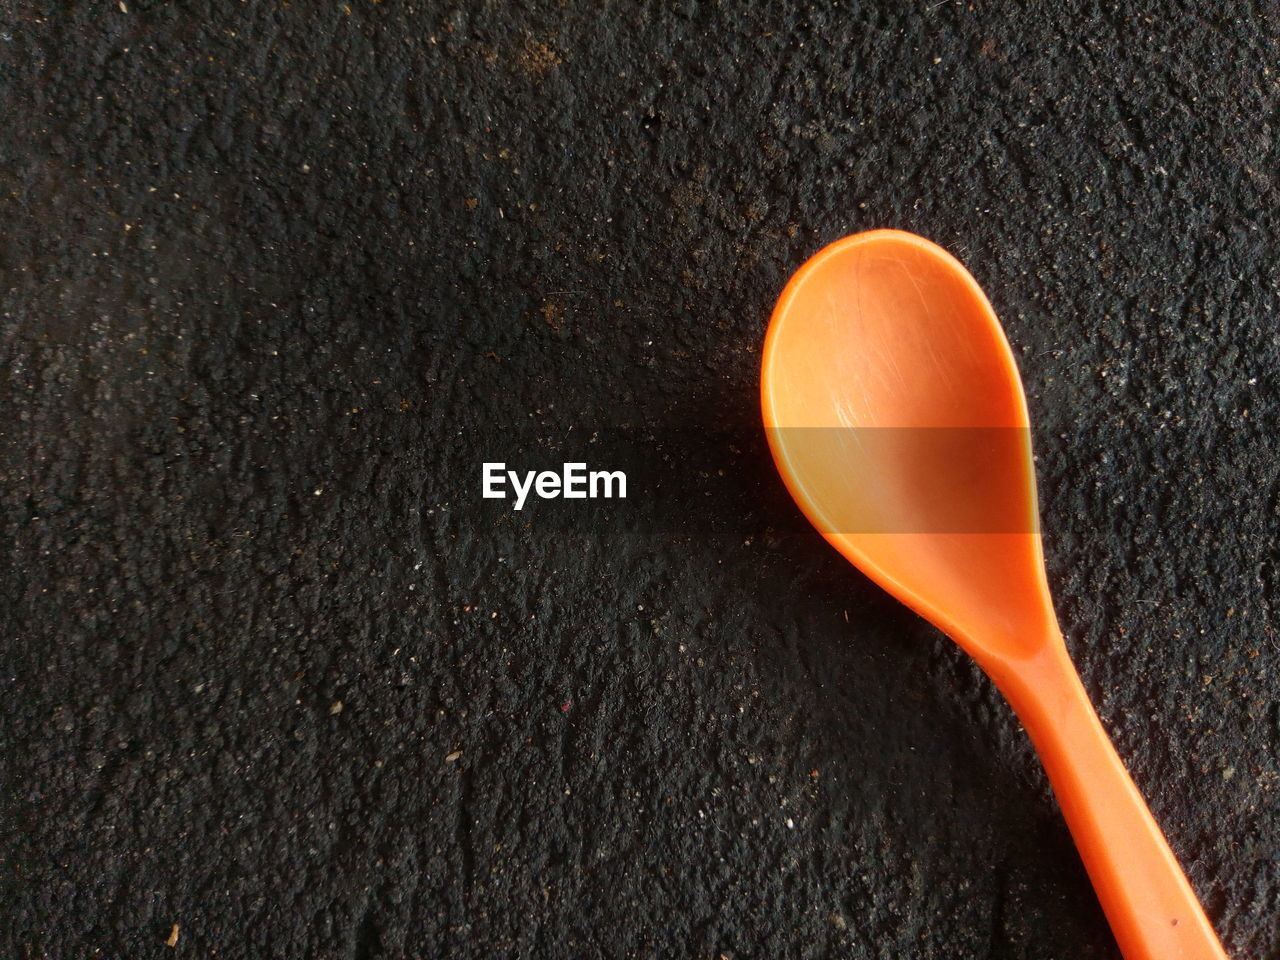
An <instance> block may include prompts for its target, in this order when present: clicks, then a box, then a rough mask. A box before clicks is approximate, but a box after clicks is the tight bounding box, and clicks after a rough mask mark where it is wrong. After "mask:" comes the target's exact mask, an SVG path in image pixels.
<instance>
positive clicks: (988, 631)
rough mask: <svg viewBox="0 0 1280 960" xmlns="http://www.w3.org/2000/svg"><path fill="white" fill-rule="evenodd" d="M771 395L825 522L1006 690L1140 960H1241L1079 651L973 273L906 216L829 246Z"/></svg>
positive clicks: (1012, 396)
mask: <svg viewBox="0 0 1280 960" xmlns="http://www.w3.org/2000/svg"><path fill="white" fill-rule="evenodd" d="M761 405H762V411H763V416H764V425H765V429H766V432H767V434H768V438H769V445H770V449H771V450H772V452H773V456H774V460H775V462H776V463H777V466H778V470H779V472H780V473H781V474H782V478H783V481H784V482H785V483H786V485H787V488H788V489H789V490H790V492H791V494H792V496H793V497H794V498H795V500H796V502H797V503H798V504H799V506H800V508H801V510H803V512H804V513H805V515H806V516H807V517H808V518H809V520H810V521H811V522H812V523H813V524H814V526H815V527H817V529H818V531H819V532H820V533H821V534H822V535H823V536H824V537H825V538H826V539H827V541H828V542H830V543H831V545H832V546H834V547H835V548H836V549H837V550H838V551H840V553H841V554H843V555H844V557H845V558H846V559H848V560H849V561H850V562H851V563H853V564H854V565H855V566H857V567H858V568H859V569H860V570H862V571H863V572H864V573H865V574H866V575H867V576H869V577H870V578H871V579H872V580H874V581H875V582H876V583H878V584H880V585H881V586H882V587H884V588H885V589H886V590H887V591H889V592H890V593H891V594H893V595H894V596H896V597H897V598H898V599H899V600H901V601H902V602H903V603H905V604H906V605H907V606H909V607H911V608H912V609H913V610H915V611H916V612H917V613H919V614H920V615H922V616H923V617H925V618H926V619H927V620H929V621H930V622H932V623H933V624H934V625H936V626H937V627H939V628H940V629H941V630H943V631H944V632H945V633H947V634H948V635H950V636H951V637H952V638H953V639H954V640H955V641H956V642H957V643H959V644H960V645H961V646H962V647H963V648H964V649H965V650H967V651H968V652H969V653H970V654H971V655H972V656H973V657H974V658H975V659H976V660H977V662H978V663H979V664H980V665H981V666H982V667H983V669H984V670H985V671H986V672H987V674H988V675H989V676H990V677H991V679H992V680H993V681H994V682H995V683H996V685H997V686H998V687H999V688H1000V690H1001V691H1002V692H1003V693H1004V694H1005V696H1006V697H1007V698H1008V700H1009V702H1010V704H1011V705H1012V706H1013V708H1014V710H1015V711H1016V712H1017V714H1018V715H1019V718H1020V719H1021V720H1022V722H1023V726H1024V727H1025V728H1026V730H1027V732H1028V734H1029V735H1030V737H1031V739H1032V742H1033V743H1034V744H1035V746H1036V749H1037V751H1038V752H1039V754H1040V757H1041V760H1042V761H1043V763H1044V766H1045V771H1046V773H1047V774H1048V776H1049V780H1050V782H1051V784H1052V785H1053V788H1054V793H1055V795H1056V797H1057V799H1058V802H1059V805H1060V806H1061V808H1062V811H1063V814H1064V816H1065V818H1066V820H1067V824H1068V826H1069V827H1070V828H1071V831H1072V835H1073V837H1074V838H1075V841H1076V845H1077V847H1078V849H1079V851H1080V854H1081V858H1082V859H1083V861H1084V864H1085V867H1086V869H1087V870H1088V872H1089V875H1090V878H1091V880H1092V881H1093V884H1094V888H1095V889H1096V891H1097V893H1098V898H1099V900H1100V902H1101V903H1102V906H1103V909H1104V911H1105V912H1106V914H1107V918H1108V921H1109V922H1110V924H1111V927H1112V930H1113V932H1114V933H1115V936H1116V940H1117V942H1118V944H1119V945H1120V948H1121V951H1122V953H1123V954H1124V956H1125V958H1126V960H1215V958H1222V960H1225V957H1226V954H1225V953H1224V952H1223V950H1222V947H1221V945H1220V944H1219V942H1218V939H1217V937H1216V935H1215V934H1214V932H1213V928H1212V927H1211V926H1210V924H1209V922H1208V920H1207V918H1206V917H1205V915H1204V911H1203V910H1202V909H1201V907H1200V904H1199V902H1198V900H1197V899H1196V895H1195V892H1194V891H1193V890H1192V888H1191V886H1190V884H1189V883H1188V882H1187V879H1186V876H1185V875H1184V874H1183V872H1182V870H1181V868H1180V867H1179V866H1178V863H1177V860H1176V859H1175V858H1174V856H1173V853H1172V852H1171V851H1170V849H1169V845H1168V843H1167V842H1166V841H1165V839H1164V836H1163V834H1162V833H1161V832H1160V828H1159V827H1158V826H1157V824H1156V822H1155V820H1154V819H1153V818H1152V816H1151V814H1150V812H1149V811H1148V809H1147V807H1146V804H1145V803H1144V802H1143V800H1142V797H1141V795H1140V794H1139V792H1138V790H1137V788H1136V787H1135V786H1134V784H1133V781H1132V780H1131V779H1130V778H1129V775H1128V774H1127V773H1126V771H1125V769H1124V765H1123V764H1122V763H1121V761H1120V759H1119V757H1118V756H1117V755H1116V753H1115V750H1114V749H1113V748H1112V746H1111V743H1110V740H1109V739H1108V737H1107V734H1106V732H1105V730H1104V729H1103V727H1102V725H1101V723H1100V722H1099V721H1098V718H1097V715H1096V714H1095V713H1094V711H1093V708H1092V706H1091V705H1090V703H1089V699H1088V696H1087V694H1086V693H1085V690H1084V687H1083V686H1082V685H1081V683H1080V680H1079V676H1078V675H1077V673H1076V671H1075V668H1074V666H1073V665H1072V664H1071V661H1070V659H1069V658H1068V656H1067V652H1066V647H1065V644H1064V643H1063V640H1062V635H1061V632H1060V630H1059V628H1058V624H1057V619H1056V617H1055V615H1054V612H1053V604H1052V599H1051V597H1050V593H1049V586H1048V582H1047V579H1046V577H1045V572H1044V558H1043V553H1042V549H1041V540H1040V534H1039V529H1038V519H1037V518H1038V513H1039V510H1038V506H1037V502H1036V485H1035V466H1034V461H1033V459H1032V455H1031V435H1030V421H1029V417H1028V413H1027V404H1026V398H1025V396H1024V394H1023V390H1022V382H1021V380H1020V378H1019V376H1018V369H1017V365H1016V363H1015V362H1014V355H1013V351H1012V350H1011V349H1010V347H1009V343H1008V341H1007V340H1006V338H1005V335H1004V332H1003V330H1002V329H1001V327H1000V323H999V321H998V320H997V319H996V315H995V312H994V311H993V310H992V308H991V304H990V303H989V302H988V300H987V298H986V296H985V295H984V294H983V292H982V289H981V288H980V287H979V286H978V283H977V282H976V281H975V280H974V279H973V277H972V276H970V275H969V273H968V272H967V271H966V270H965V269H964V267H963V266H961V264H960V263H959V261H957V260H956V259H955V258H954V257H952V256H951V255H950V254H948V253H947V252H946V251H945V250H943V249H942V248H941V247H938V246H936V245H935V244H933V243H930V242H929V241H928V240H925V239H923V238H921V237H917V236H915V235H913V234H909V233H904V232H902V231H897V230H875V231H871V232H869V233H861V234H856V235H854V236H851V237H846V238H845V239H843V240H840V241H837V242H836V243H834V244H832V245H831V246H829V247H827V248H825V249H824V250H822V251H820V252H819V253H818V254H816V255H815V256H814V257H813V258H812V259H811V260H809V261H808V262H807V263H806V264H804V266H802V267H801V268H800V270H799V271H797V273H796V274H795V276H794V277H792V279H791V281H790V282H789V283H788V284H787V286H786V289H785V290H784V291H783V293H782V296H781V298H780V299H779V301H778V305H777V307H776V308H775V310H774V313H773V318H772V320H771V321H770V324H769V331H768V334H767V336H766V339H765V347H764V358H763V366H762V377H761Z"/></svg>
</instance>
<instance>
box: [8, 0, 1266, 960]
mask: <svg viewBox="0 0 1280 960" xmlns="http://www.w3.org/2000/svg"><path fill="white" fill-rule="evenodd" d="M1231 10H1232V12H1231V13H1224V12H1217V11H1218V6H1217V5H1214V4H1195V3H1186V4H1182V5H1172V4H1147V5H1142V6H1141V7H1139V6H1133V7H1131V8H1128V9H1112V8H1110V7H1107V8H1105V9H1104V8H1103V7H1102V6H1101V5H1093V4H1077V3H1071V4H1062V5H1059V4H1042V5H1034V6H1032V5H1027V6H1026V7H1025V8H1024V7H1023V5H1015V4H993V3H979V2H973V3H968V2H951V0H940V2H938V0H928V2H925V0H920V2H914V3H910V4H907V3H897V2H883V3H879V4H872V3H857V2H843V0H842V2H830V3H823V4H775V3H765V2H763V0H745V2H739V3H723V4H715V3H693V2H655V3H648V4H633V3H623V2H617V3H604V2H593V3H578V4H573V3H529V4H519V5H517V4H509V3H499V2H492V3H485V2H466V3H456V4H440V3H430V2H421V0H418V2H413V3H408V2H399V0H396V2H393V0H383V2H377V0H348V2H347V3H338V2H323V3H322V2H318V0H317V2H311V0H294V2H293V3H292V4H290V3H283V2H280V3H277V2H266V0H262V2H249V3H245V2H233V0H223V2H213V0H209V2H191V3H163V2H158V0H156V2H149V0H124V2H118V0H112V2H92V3H91V2H83V0H81V2H61V3H52V2H50V3H43V4H42V3H32V2H29V0H13V2H9V3H6V4H4V5H3V6H0V111H2V112H0V314H2V316H0V437H2V438H3V446H2V447H0V449H2V450H3V458H2V460H0V538H2V541H3V556H4V560H5V563H4V564H3V568H2V569H0V636H2V637H3V646H2V647H0V651H2V652H0V737H2V740H0V742H2V744H3V750H2V752H0V759H2V766H0V790H2V792H0V797H2V798H3V804H2V806H0V847H2V849H0V857H2V858H3V859H2V861H0V877H2V878H3V883H2V884H0V898H2V899H0V956H3V957H5V958H14V960H37V958H52V960H79V958H106V960H143V958H153V957H155V958H167V957H173V958H184V957H190V958H223V960H233V958H234V960H240V958H243V960H274V958H288V960H293V958H335V960H375V958H389V960H390V958H410V957H412V958H443V957H449V958H490V957H508V956H509V957H526V958H587V957H637V958H649V957H654V958H667V957H670V958H676V957H699V958H712V960H718V958H732V960H741V958H792V957H853V958H876V960H904V958H936V960H964V958H993V960H1008V958H1034V960H1050V958H1055V960H1089V958H1114V957H1116V956H1117V953H1116V949H1115V946H1114V943H1113V941H1112V939H1111V937H1110V934H1109V932H1108V929H1107V927H1106V924H1105V921H1104V919H1103V917H1102V915H1101V912H1100V910H1099V908H1098V907H1097V905H1096V902H1095V900H1094V897H1093V894H1092V891H1091V888H1090V886H1089V884H1088V881H1087V878H1086V877H1085V875H1084V872H1083V869H1082V868H1081V866H1080V864H1079V861H1078V859H1077V857H1076V854H1075V852H1074V848H1073V846H1072V844H1071V841H1070V838H1069V836H1068V834H1067V832H1066V828H1065V826H1064V825H1063V823H1062V820H1061V818H1060V816H1059V813H1058V811H1057V808H1056V806H1055V804H1054V801H1053V799H1052V796H1051V794H1050V793H1049V791H1048V787H1047V785H1046V782H1045V779H1044V776H1043V774H1042V772H1041V769H1040V767H1039V765H1038V763H1037V761H1036V760H1035V757H1034V755H1033V754H1032V752H1031V750H1030V747H1029V746H1028V744H1027V742H1026V740H1025V737H1024V735H1023V734H1022V732H1021V730H1020V729H1019V727H1018V726H1017V724H1016V722H1015V720H1014V719H1013V717H1012V715H1011V713H1010V711H1009V710H1008V708H1007V707H1006V706H1005V705H1004V703H1003V701H1002V700H1001V699H1000V698H999V696H998V695H997V694H996V693H995V692H994V691H993V689H992V687H991V685H990V684H989V683H988V682H987V680H986V679H985V678H984V677H983V676H981V675H980V674H979V673H978V671H977V670H976V669H975V668H974V667H973V666H971V665H970V663H969V662H968V661H967V660H966V658H965V657H964V655H962V654H961V653H960V652H959V651H958V650H957V649H955V648H954V647H953V646H952V644H951V643H950V642H949V641H947V640H946V639H945V638H943V637H942V636H941V635H940V634H938V633H937V632H936V631H935V630H934V629H933V628H931V627H929V626H928V625H927V624H925V623H923V622H922V621H920V620H918V619H917V618H915V617H914V616H913V615H911V614H910V613H908V612H907V611H906V610H904V609H903V608H901V607H899V606H898V605H897V604H896V603H895V602H893V601H892V600H891V599H889V598H888V597H887V596H885V595H883V594H882V593H880V592H879V591H878V590H877V589H875V588H874V587H873V586H871V585H870V584H869V583H868V582H867V581H866V580H864V579H863V578H862V577H861V576H860V575H859V574H857V573H856V572H855V571H853V570H852V569H851V568H850V567H849V566H848V565H847V564H846V563H844V561H843V560H841V559H840V558H839V557H838V556H837V555H836V554H835V553H834V551H832V550H831V549H829V548H828V547H827V546H826V545H825V544H823V543H822V542H821V540H820V539H819V538H818V537H817V536H816V535H814V534H812V533H810V532H808V531H807V530H805V529H804V527H803V526H802V525H801V523H800V522H799V521H798V520H797V514H796V511H795V508H794V507H793V506H792V505H791V503H790V501H789V499H788V498H787V496H786V494H785V492H784V491H783V490H782V489H781V486H780V484H779V482H778V480H777V477H776V474H775V473H774V471H773V467H772V465H771V463H770V462H769V459H768V455H767V452H766V450H765V447H764V445H763V442H762V441H761V438H760V437H759V435H758V431H757V424H758V402H757V369H758V361H759V353H760V346H761V338H762V335H763V332H764V328H765V324H766V322H767V319H768V315H769V311H770V309H771V307H772V305H773V302H774V299H775V298H776V296H777V294H778V292H779V291H780V290H781V287H782V285H783V283H784V282H785V280H786V278H787V277H788V276H789V275H790V273H791V272H792V271H793V270H794V269H795V268H796V267H797V266H799V265H800V263H802V262H803V261H804V259H805V258H806V257H808V256H809V255H810V254H812V253H813V252H814V251H816V250H817V249H818V248H820V247H821V246H822V245H824V244H825V243H827V242H829V241H831V240H834V239H836V238H838V237H840V236H843V235H845V234H848V233H851V232H854V231H856V230H861V229H866V228H870V227H877V226H895V227H900V228H904V229H908V230H912V231H914V232H917V233H921V234H924V235H925V236H928V237H930V238H931V239H934V240H936V241H937V242H939V243H941V244H942V245H944V246H945V247H947V248H948V249H949V250H951V251H952V252H953V253H955V254H956V255H957V256H959V257H960V258H961V259H962V260H963V261H964V262H965V263H966V264H967V265H968V266H969V268H970V269H971V271H972V272H973V273H974V275H975V276H976V277H977V278H978V280H979V281H980V282H981V283H982V284H983V286H984V288H985V289H986V290H987V291H988V292H989V294H990V296H991V299H992V301H993V303H994V304H995V307H996V310H997V312H998V313H999V315H1000V316H1001V318H1002V320H1003V322H1004V324H1005V326H1006V329H1007V331H1008V333H1009V337H1010V340H1011V341H1012V343H1013V344H1014V347H1015V350H1016V352H1017V354H1018V357H1019V360H1020V363H1021V365H1022V370H1023V375H1024V379H1025V382H1026V386H1027V391H1028V395H1029V398H1030V402H1031V406H1032V414H1033V418H1034V422H1035V442H1036V449H1037V453H1038V458H1039V459H1038V469H1039V478H1040V491H1041V499H1042V504H1043V514H1044V529H1045V533H1046V539H1045V547H1046V552H1047V555H1048V562H1049V575H1050V581H1051V583H1052V586H1053V589H1054V591H1055V594H1056V596H1057V598H1058V608H1059V613H1060V615H1061V619H1062V624H1063V628H1064V631H1065V633H1066V635H1067V638H1068V643H1069V645H1070V647H1071V650H1072V653H1073V656H1074V658H1075V660H1076V662H1077V663H1078V664H1079V666H1080V669H1081V673H1082V675H1083V677H1084V680H1085V684H1086V686H1087V687H1088V689H1089V691H1090V693H1091V694H1092V695H1093V697H1094V699H1095V701H1096V703H1097V705H1098V709H1099V713H1100V714H1101V716H1102V718H1103V720H1104V723H1105V724H1106V726H1107V727H1108V729H1109V730H1110V731H1111V732H1112V733H1113V735H1114V737H1115V741H1116V743H1117V747H1118V749H1119V750H1120V752H1121V754H1122V755H1123V756H1124V757H1125V759H1126V761H1127V762H1128V764H1129V766H1130V769H1131V770H1132V772H1133V775H1134V778H1135V780H1136V781H1137V782H1138V784H1139V785H1140V786H1141V787H1142V789H1143V790H1144V792H1145V793H1146V795H1147V796H1148V798H1149V800H1150V804H1151V807H1152V808H1153V810H1154V811H1155V813H1156V814H1157V816H1158V818H1159V819H1160V821H1161V823H1162V824H1163V825H1164V827H1165V829H1166V831H1167V833H1168V835H1169V838H1170V842H1171V843H1172V845H1173V847H1174V848H1175V850H1176V851H1177V852H1178V853H1179V855H1180V857H1181V858H1182V860H1183V862H1184V863H1185V864H1186V865H1187V867H1188V873H1189V876H1190V877H1191V879H1192V882H1193V883H1194V885H1195V887H1196V888H1197V890H1198V891H1199V892H1200V894H1201V896H1202V898H1203V901H1204V903H1205V904H1206V907H1207V910H1208V912H1209V914H1210V916H1211V918H1212V919H1213V921H1214V923H1215V924H1216V926H1217V928H1218V929H1219V931H1220V932H1221V935H1222V937H1223V940H1224V942H1225V944H1226V945H1227V947H1228V949H1229V951H1230V952H1231V955H1232V957H1233V960H1266V958H1273V960H1274V958H1277V957H1280V923H1278V922H1277V917H1278V916H1280V809H1278V806H1277V797H1278V796H1280V634H1278V633H1277V630H1278V629H1280V606H1278V605H1280V600H1278V597H1277V590H1278V589H1280V568H1278V566H1277V562H1278V561H1277V547H1276V542H1275V541H1276V532H1277V529H1278V528H1280V517H1278V515H1277V493H1278V491H1280V487H1278V484H1277V464H1278V463H1280V460H1278V459H1277V455H1278V452H1280V451H1278V449H1277V447H1278V442H1277V439H1276V435H1277V418H1278V415H1280V390H1278V389H1277V388H1278V387H1280V384H1278V383H1277V380H1278V375H1277V359H1278V357H1280V333H1278V328H1277V310H1278V308H1280V293H1278V289H1280V288H1278V286H1277V285H1278V283H1280V273H1278V270H1277V258H1276V250H1277V231H1278V230H1280V207H1278V205H1277V200H1278V198H1280V194H1278V190H1280V180H1277V177H1280V171H1278V167H1277V159H1278V158H1280V144H1278V143H1277V139H1276V138H1277V136H1278V135H1280V59H1278V58H1277V52H1278V49H1277V32H1278V31H1280V21H1278V20H1277V16H1280V14H1278V13H1277V11H1276V8H1275V7H1274V6H1273V5H1272V4H1269V3H1250V4H1240V5H1231ZM597 433H599V435H600V436H601V437H604V438H605V440H607V441H608V442H609V443H611V444H612V445H613V446H612V449H615V450H619V451H622V452H621V453H620V454H619V455H620V456H621V455H624V454H625V451H626V450H627V449H628V448H630V447H635V446H640V445H647V447H649V448H651V449H665V448H664V447H663V445H664V444H667V445H669V447H670V449H669V450H668V451H667V452H666V453H662V454H661V456H660V457H659V459H661V457H667V459H668V461H670V462H672V463H675V464H677V466H681V465H683V466H685V467H688V469H685V472H684V473H683V474H680V475H681V476H683V477H685V481H687V482H688V483H689V484H692V485H693V486H692V487H691V488H690V492H691V493H692V494H693V495H694V496H693V497H692V498H691V499H690V500H689V501H688V502H687V503H686V505H685V508H684V509H682V510H681V511H679V512H678V515H676V514H673V515H669V516H665V517H663V518H661V519H660V520H658V521H657V522H654V521H655V518H653V517H650V516H646V510H648V509H649V507H648V506H647V504H648V503H649V501H647V500H646V499H645V496H644V491H643V490H633V491H631V495H630V496H629V498H628V500H627V501H626V504H625V509H623V507H622V506H621V505H620V506H619V510H618V512H616V513H615V514H612V515H611V518H610V519H609V520H608V522H605V521H601V522H599V523H596V522H595V521H592V522H586V521H584V520H583V519H582V517H581V516H575V515H572V514H570V513H567V512H566V511H567V509H568V507H569V506H571V505H569V504H566V503H565V502H563V501H559V502H556V503H548V504H541V505H539V509H538V510H537V511H531V512H530V513H529V514H528V515H527V516H526V515H524V514H521V515H519V516H517V515H515V514H514V513H512V512H510V511H508V510H504V509H498V507H500V506H502V505H501V504H496V503H495V502H494V501H482V500H481V499H480V479H481V477H480V464H481V462H482V461H483V460H484V459H486V457H488V456H490V455H492V453H493V452H494V451H496V452H497V453H498V454H499V455H503V454H504V451H507V452H506V453H505V457H506V459H509V460H511V461H512V462H511V466H513V467H516V466H519V467H521V468H522V469H524V468H535V467H538V468H541V467H544V466H558V464H559V462H560V459H561V456H560V453H559V450H560V448H559V447H557V446H556V444H559V443H561V442H563V441H565V438H569V437H576V438H583V437H588V438H589V437H590V436H592V435H595V434H597ZM601 442H605V441H604V440H602V441H601ZM539 450H541V451H542V454H541V455H544V456H543V457H542V462H534V461H535V460H536V458H535V457H534V456H533V453H531V452H530V451H533V452H537V451H539ZM512 451H517V452H512ZM690 464H692V465H694V466H692V467H690V466H689V465H690ZM596 465H597V464H595V463H593V464H592V466H593V467H594V466H596ZM598 465H599V466H609V464H607V463H603V462H601V463H600V464H598ZM721 471H723V473H722V472H721ZM560 508H564V509H560ZM171 942H172V943H174V945H173V946H169V945H168V944H169V943H171Z"/></svg>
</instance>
